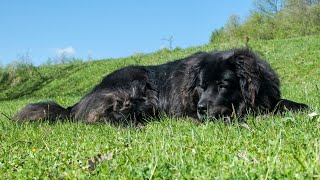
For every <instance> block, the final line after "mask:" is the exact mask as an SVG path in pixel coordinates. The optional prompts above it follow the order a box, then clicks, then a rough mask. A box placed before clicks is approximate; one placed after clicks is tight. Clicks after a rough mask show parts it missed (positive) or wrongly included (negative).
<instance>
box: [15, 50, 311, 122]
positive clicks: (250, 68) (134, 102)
mask: <svg viewBox="0 0 320 180" xmlns="http://www.w3.org/2000/svg"><path fill="white" fill-rule="evenodd" d="M306 108H307V105H305V104H301V103H296V102H293V101H290V100H286V99H281V93H280V82H279V79H278V77H277V75H276V73H275V72H274V71H273V70H272V68H271V66H270V65H269V64H268V63H267V62H266V61H263V60H261V59H260V58H259V57H258V56H257V55H256V54H254V53H253V52H252V51H250V50H248V49H235V50H229V51H216V52H210V53H206V52H198V53H196V54H193V55H191V56H189V57H186V58H183V59H180V60H176V61H172V62H168V63H165V64H162V65H157V66H128V67H124V68H122V69H119V70H116V71H114V72H112V73H111V74H109V75H107V76H106V77H105V78H104V79H103V80H102V81H101V83H100V84H98V85H97V86H96V87H94V88H93V90H92V91H91V92H90V93H89V94H87V95H86V96H84V97H83V98H82V99H81V100H80V101H79V102H78V103H77V104H75V105H73V106H71V107H68V108H63V107H61V106H60V105H58V104H56V103H55V102H40V103H35V104H29V105H27V106H26V107H25V108H23V109H22V110H21V111H20V112H18V113H17V114H16V115H15V116H14V119H15V120H17V121H25V120H31V121H32V120H43V119H47V120H51V121H55V120H58V119H61V120H64V119H76V120H84V121H86V122H97V121H101V120H102V121H104V120H107V121H110V122H120V123H122V122H142V121H144V120H145V119H146V118H157V117H159V115H162V114H165V115H168V116H178V117H191V118H193V119H197V120H203V119H213V118H218V119H219V118H228V119H237V118H241V117H244V116H245V115H247V114H248V113H268V112H272V113H274V112H282V111H285V110H291V111H299V110H303V109H306Z"/></svg>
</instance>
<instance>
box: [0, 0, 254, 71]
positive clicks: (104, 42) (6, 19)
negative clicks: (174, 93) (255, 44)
mask: <svg viewBox="0 0 320 180" xmlns="http://www.w3.org/2000/svg"><path fill="white" fill-rule="evenodd" d="M250 9H252V0H223V1H222V0H183V1H182V0H176V1H174V0H161V1H152V0H149V1H147V0H137V1H129V0H127V1H124V0H109V1H108V0H91V1H89V0H54V1H41V0H37V1H36V0H28V1H24V0H10V1H1V2H0V22H1V23H0V64H2V65H5V64H8V63H11V62H13V61H14V60H16V59H17V58H18V57H19V56H22V55H24V54H26V53H28V54H29V56H30V58H31V59H32V63H34V64H35V65H39V64H42V63H45V62H46V61H47V59H48V58H54V57H57V56H59V55H61V54H62V53H64V54H67V55H69V56H73V57H77V58H82V59H84V60H86V59H87V58H88V57H91V58H92V59H103V58H117V57H126V56H129V55H132V54H134V53H150V52H154V51H156V50H159V49H161V48H164V47H168V42H167V41H165V40H163V39H166V38H169V37H170V36H172V37H173V41H172V42H173V47H181V48H186V47H190V46H197V45H203V44H206V43H207V42H208V40H209V37H210V34H211V32H212V31H213V30H214V29H216V28H219V27H222V26H223V25H224V24H225V23H226V21H227V20H228V18H229V16H230V15H239V16H240V17H241V18H242V19H244V18H245V17H247V16H248V15H249V13H250Z"/></svg>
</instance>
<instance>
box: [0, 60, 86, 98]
mask: <svg viewBox="0 0 320 180" xmlns="http://www.w3.org/2000/svg"><path fill="white" fill-rule="evenodd" d="M80 68H81V67H80V66H76V65H73V64H72V65H68V66H67V67H64V68H59V70H58V71H56V72H54V75H51V74H40V73H39V72H38V71H37V70H35V71H36V72H35V73H36V75H34V76H32V77H30V78H31V79H30V78H29V77H27V78H24V79H22V80H21V82H19V83H18V84H17V85H14V86H12V87H9V86H7V87H3V88H1V89H2V91H3V94H2V95H1V94H0V101H7V100H15V99H18V98H21V97H25V96H30V95H31V94H32V93H34V92H36V91H38V90H40V89H42V88H43V87H44V86H46V85H48V84H49V83H51V82H52V81H54V80H57V79H61V78H65V77H66V76H69V75H71V74H73V73H75V72H77V71H79V70H80ZM18 78H19V77H18ZM20 78H21V77H20Z"/></svg>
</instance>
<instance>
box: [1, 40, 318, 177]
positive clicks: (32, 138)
mask: <svg viewBox="0 0 320 180" xmlns="http://www.w3.org/2000/svg"><path fill="white" fill-rule="evenodd" d="M243 46H244V44H242V43H240V42H234V43H226V44H219V45H215V44H213V45H205V46H200V47H192V48H188V49H175V50H172V51H169V50H161V51H158V52H155V53H152V54H146V55H145V54H136V55H133V56H131V57H128V58H123V59H106V60H99V61H92V62H84V63H80V62H76V63H72V64H63V65H51V66H41V67H36V68H34V67H29V66H21V67H18V68H16V69H12V68H11V69H10V68H5V69H1V70H0V73H1V74H0V112H1V114H4V115H6V116H8V117H11V116H12V115H13V114H14V113H15V112H16V111H17V110H18V109H19V108H21V107H22V106H24V105H25V104H27V103H30V102H37V101H43V100H56V101H57V102H58V103H59V104H62V105H64V106H70V105H72V104H74V103H75V102H77V101H78V100H79V99H80V98H81V97H82V96H83V95H84V94H85V93H87V92H88V91H90V89H91V88H93V86H94V85H95V84H97V83H98V82H99V81H100V80H101V79H102V77H103V76H105V75H106V74H108V73H110V72H112V71H113V70H115V69H118V68H120V67H123V66H126V65H151V64H152V65H154V64H161V63H164V62H167V61H171V60H175V59H179V58H182V57H185V56H188V55H190V54H192V53H194V52H197V51H211V50H224V49H229V48H234V47H243ZM250 47H252V49H253V50H254V51H257V52H259V53H260V54H261V56H262V57H263V58H265V59H267V60H268V61H269V62H270V64H271V65H272V67H273V68H274V69H276V71H277V72H278V74H279V76H280V79H281V82H282V88H281V89H282V92H283V96H284V97H285V98H288V99H291V100H296V101H300V102H303V103H306V104H308V105H310V106H312V110H310V111H309V112H302V113H296V114H292V113H289V112H288V113H286V114H284V115H281V116H280V115H277V116H271V115H268V116H263V117H260V116H258V117H249V118H248V123H247V125H243V124H235V125H226V124H223V123H222V122H206V123H203V124H195V123H193V122H192V121H190V120H188V119H184V120H182V119H169V118H163V119H162V120H161V121H160V122H159V121H157V122H150V123H149V124H147V125H146V126H145V127H142V128H138V129H137V128H133V127H132V128H130V127H128V128H120V127H114V126H111V125H109V124H104V123H100V124H95V125H88V124H85V123H71V122H70V123H60V122H59V123H55V124H49V123H24V124H16V123H13V122H11V121H10V120H8V119H7V118H6V117H5V116H3V115H1V114H0V132H1V133H0V175H1V176H0V177H6V178H10V179H11V178H32V177H38V178H43V177H47V178H74V177H77V178H81V177H89V176H96V177H109V178H111V177H114V178H128V177H131V178H150V179H151V178H155V177H167V178H197V179H198V178H200V179H207V178H210V177H211V178H213V177H224V178H234V177H242V178H247V177H250V178H268V177H269V178H283V177H287V178H305V177H309V178H310V177H319V176H320V161H319V159H320V150H319V146H320V140H319V137H320V124H319V123H320V118H319V116H318V117H315V118H310V117H308V116H307V114H308V113H310V112H318V113H319V107H320V92H319V87H320V50H319V47H320V37H304V38H296V39H287V40H271V41H251V42H250ZM99 157H100V158H99ZM97 159H100V160H97ZM95 160H97V161H95Z"/></svg>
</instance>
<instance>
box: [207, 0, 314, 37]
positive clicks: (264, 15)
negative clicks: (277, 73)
mask: <svg viewBox="0 0 320 180" xmlns="http://www.w3.org/2000/svg"><path fill="white" fill-rule="evenodd" d="M255 6H256V9H255V10H254V11H252V13H251V15H250V16H249V17H248V18H247V19H246V20H245V21H244V22H243V23H239V21H238V20H237V18H236V17H237V16H234V15H233V16H231V17H230V18H229V21H228V22H227V23H226V25H225V27H224V28H222V29H219V30H215V31H214V32H213V33H212V35H211V38H210V42H211V43H214V42H215V43H222V42H226V41H230V40H231V41H235V40H240V41H244V39H245V37H249V38H250V39H260V40H268V39H279V38H281V39H285V38H292V37H301V36H309V35H319V34H320V2H319V1H309V0H256V1H255Z"/></svg>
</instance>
